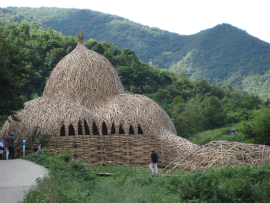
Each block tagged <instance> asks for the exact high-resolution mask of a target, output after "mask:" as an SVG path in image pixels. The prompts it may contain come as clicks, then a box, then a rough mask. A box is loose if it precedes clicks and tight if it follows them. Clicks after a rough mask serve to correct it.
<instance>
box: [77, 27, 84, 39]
mask: <svg viewBox="0 0 270 203" xmlns="http://www.w3.org/2000/svg"><path fill="white" fill-rule="evenodd" d="M77 36H78V39H79V43H83V38H84V30H82V29H81V27H80V31H79V32H77Z"/></svg>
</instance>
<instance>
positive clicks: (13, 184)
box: [0, 159, 48, 203]
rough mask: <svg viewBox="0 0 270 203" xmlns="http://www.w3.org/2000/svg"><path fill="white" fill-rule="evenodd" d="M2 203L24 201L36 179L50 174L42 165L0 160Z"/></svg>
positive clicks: (0, 199) (0, 193) (22, 161)
mask: <svg viewBox="0 0 270 203" xmlns="http://www.w3.org/2000/svg"><path fill="white" fill-rule="evenodd" d="M0 174H1V175H0V202H1V203H16V202H18V201H22V200H23V197H24V195H25V192H27V191H28V190H29V188H30V187H31V185H35V184H36V179H37V178H39V177H43V176H44V175H46V174H48V170H47V169H46V168H44V167H43V166H41V165H38V164H35V163H33V162H31V161H26V160H22V159H13V160H0Z"/></svg>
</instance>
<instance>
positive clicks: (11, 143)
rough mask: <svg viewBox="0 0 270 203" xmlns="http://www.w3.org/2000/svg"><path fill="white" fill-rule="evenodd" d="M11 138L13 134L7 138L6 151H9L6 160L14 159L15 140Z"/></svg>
mask: <svg viewBox="0 0 270 203" xmlns="http://www.w3.org/2000/svg"><path fill="white" fill-rule="evenodd" d="M13 136H15V133H14V132H12V133H11V134H10V136H9V138H8V151H9V155H8V159H14V149H15V146H14V143H15V138H14V137H13Z"/></svg>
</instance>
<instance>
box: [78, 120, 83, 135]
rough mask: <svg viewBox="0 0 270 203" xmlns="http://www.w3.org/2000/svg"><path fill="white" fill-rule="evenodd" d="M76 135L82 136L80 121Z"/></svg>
mask: <svg viewBox="0 0 270 203" xmlns="http://www.w3.org/2000/svg"><path fill="white" fill-rule="evenodd" d="M78 135H83V130H82V124H81V122H80V121H79V122H78Z"/></svg>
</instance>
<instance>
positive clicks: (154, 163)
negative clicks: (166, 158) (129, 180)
mask: <svg viewBox="0 0 270 203" xmlns="http://www.w3.org/2000/svg"><path fill="white" fill-rule="evenodd" d="M151 152H152V153H151V163H150V166H149V168H150V169H151V171H152V174H153V175H154V174H158V167H157V162H158V159H159V157H158V155H157V153H155V151H154V150H152V151H151ZM153 166H154V168H153Z"/></svg>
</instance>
